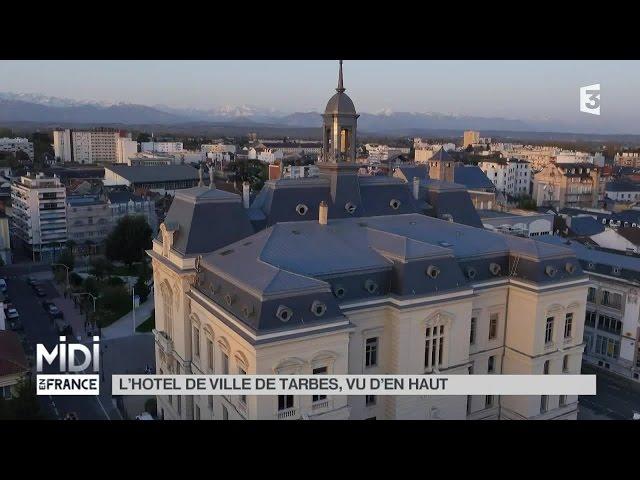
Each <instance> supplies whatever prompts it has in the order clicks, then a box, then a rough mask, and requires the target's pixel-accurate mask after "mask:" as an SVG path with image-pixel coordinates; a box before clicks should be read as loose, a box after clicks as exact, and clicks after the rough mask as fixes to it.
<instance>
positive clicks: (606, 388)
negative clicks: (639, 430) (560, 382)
mask: <svg viewBox="0 0 640 480" xmlns="http://www.w3.org/2000/svg"><path fill="white" fill-rule="evenodd" d="M582 373H583V374H593V373H596V374H597V378H596V392H597V394H596V395H594V396H581V397H580V399H579V404H578V405H579V406H578V420H631V419H632V418H633V413H634V412H640V385H639V384H638V383H637V382H636V383H634V382H632V381H631V380H627V379H624V378H620V377H617V376H614V375H613V374H611V373H606V372H602V371H601V370H596V369H594V368H593V367H589V366H586V365H584V364H583V367H582Z"/></svg>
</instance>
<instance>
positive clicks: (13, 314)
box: [7, 308, 20, 320]
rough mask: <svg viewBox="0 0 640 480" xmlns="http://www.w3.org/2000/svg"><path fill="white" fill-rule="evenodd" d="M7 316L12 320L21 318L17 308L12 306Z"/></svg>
mask: <svg viewBox="0 0 640 480" xmlns="http://www.w3.org/2000/svg"><path fill="white" fill-rule="evenodd" d="M7 318H9V319H11V320H13V319H14V318H20V314H19V313H18V310H16V309H15V308H10V309H9V310H7Z"/></svg>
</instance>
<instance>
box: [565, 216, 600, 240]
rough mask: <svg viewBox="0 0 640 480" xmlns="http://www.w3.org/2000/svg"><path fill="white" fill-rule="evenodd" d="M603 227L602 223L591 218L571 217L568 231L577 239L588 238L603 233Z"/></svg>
mask: <svg viewBox="0 0 640 480" xmlns="http://www.w3.org/2000/svg"><path fill="white" fill-rule="evenodd" d="M604 229H605V226H604V225H603V224H602V222H598V220H596V219H595V218H593V217H590V216H586V215H585V216H581V217H571V226H570V227H569V230H571V232H572V233H573V234H574V235H576V236H578V237H590V236H591V235H597V234H598V233H602V232H604Z"/></svg>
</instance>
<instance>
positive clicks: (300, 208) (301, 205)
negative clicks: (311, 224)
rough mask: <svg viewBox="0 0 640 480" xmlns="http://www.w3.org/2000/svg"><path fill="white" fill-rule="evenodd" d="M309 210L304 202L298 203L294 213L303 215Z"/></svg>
mask: <svg viewBox="0 0 640 480" xmlns="http://www.w3.org/2000/svg"><path fill="white" fill-rule="evenodd" d="M308 211H309V207H307V206H306V205H305V204H304V203H299V204H298V205H297V206H296V213H297V214H298V215H300V216H304V215H306V214H307V212H308Z"/></svg>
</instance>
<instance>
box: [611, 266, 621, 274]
mask: <svg viewBox="0 0 640 480" xmlns="http://www.w3.org/2000/svg"><path fill="white" fill-rule="evenodd" d="M611 271H612V272H613V274H614V275H620V267H613V268H612V269H611Z"/></svg>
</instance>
